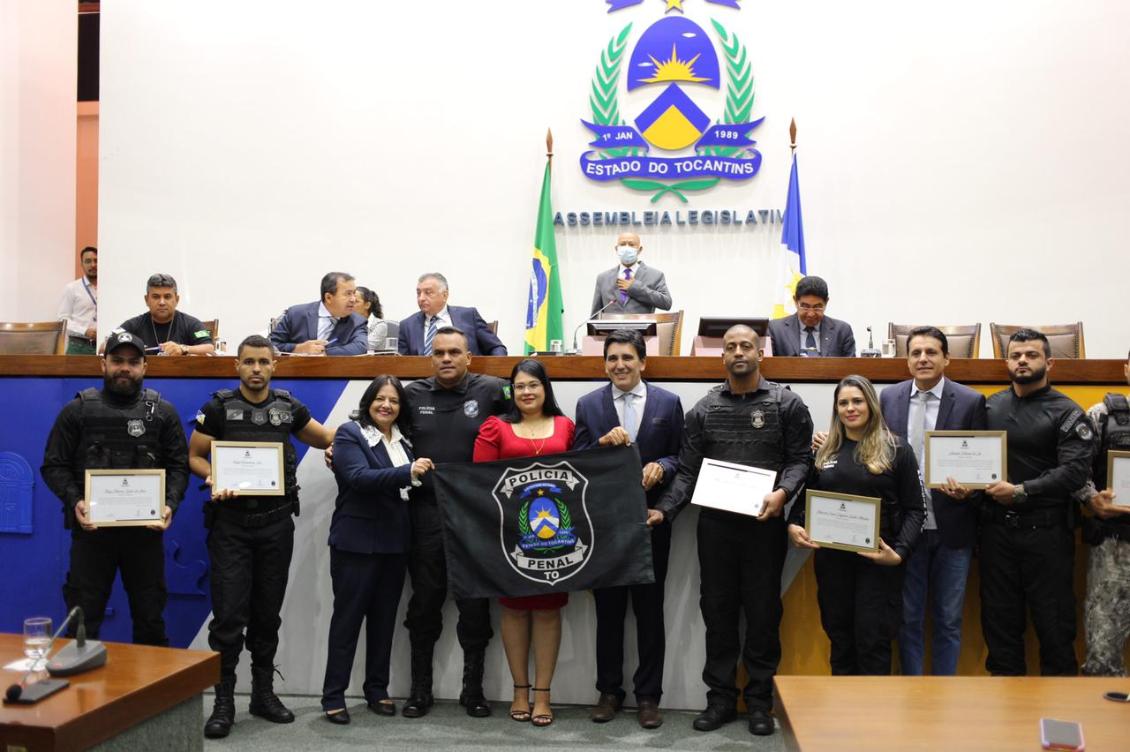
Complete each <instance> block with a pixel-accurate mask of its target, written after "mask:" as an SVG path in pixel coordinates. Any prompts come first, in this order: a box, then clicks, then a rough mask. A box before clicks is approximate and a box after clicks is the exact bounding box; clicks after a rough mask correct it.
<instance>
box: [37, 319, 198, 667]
mask: <svg viewBox="0 0 1130 752" xmlns="http://www.w3.org/2000/svg"><path fill="white" fill-rule="evenodd" d="M101 364H102V375H103V387H102V389H101V390H99V389H95V388H93V387H92V388H90V389H85V390H83V391H82V392H80V393H79V394H78V395H77V396H76V397H75V399H73V400H71V402H69V403H68V404H67V406H66V407H64V408H63V410H62V412H60V413H59V417H58V418H56V419H55V425H54V427H52V429H51V434H50V436H48V438H47V448H46V450H45V451H44V453H43V467H42V468H41V469H40V473H41V474H42V475H43V480H44V481H46V483H47V486H48V487H49V488H50V489H51V491H52V492H54V494H55V495H56V496H58V497H59V499H60V500H61V501H62V502H63V525H64V527H67V528H69V529H70V530H71V566H70V571H68V572H67V581H66V584H65V585H64V586H63V599H64V601H66V604H67V609H68V610H70V609H72V608H74V607H75V606H81V607H82V610H83V614H84V615H85V619H86V631H87V634H88V635H89V636H91V637H97V636H98V631H99V628H100V627H101V625H102V619H103V617H104V616H105V613H106V601H107V600H109V598H110V589H111V587H113V584H114V576H115V575H116V574H117V571H118V570H119V569H120V570H121V573H122V585H123V586H124V587H125V590H126V595H127V597H128V598H129V610H130V616H131V617H132V619H133V641H134V642H135V643H139V644H144V645H168V644H169V640H168V637H167V636H166V634H165V619H164V616H163V612H164V610H165V602H166V600H167V599H168V593H167V591H166V589H165V548H164V536H163V535H162V533H163V531H164V530H165V529H166V528H168V526H169V523H170V521H171V520H172V514H173V512H174V511H175V510H176V508H177V505H178V504H180V501H181V499H182V498H184V490H185V487H186V486H187V485H188V461H187V460H188V458H187V453H186V449H185V441H184V429H183V428H182V427H181V423H180V417H179V416H178V415H177V411H176V409H175V408H174V407H173V406H172V405H171V404H169V403H168V402H166V401H165V400H163V399H161V396H160V395H159V394H158V393H157V392H156V391H154V390H152V389H145V388H143V386H142V382H143V379H144V377H145V350H144V346H143V345H142V344H141V343H139V342H138V341H137V339H136V338H135V337H133V336H132V335H131V334H129V333H127V332H122V333H117V334H114V335H112V336H111V337H110V338H109V339H108V340H107V341H106V348H105V355H104V356H103V357H102V359H101ZM99 468H102V469H121V468H164V470H165V514H164V518H163V520H162V521H161V522H160V523H155V524H152V525H148V526H146V527H103V528H99V527H97V526H96V525H93V524H91V522H90V507H89V505H88V504H87V501H86V499H84V498H83V494H84V493H85V478H86V473H85V471H86V470H93V469H99ZM76 523H77V524H76ZM71 629H72V635H73V631H74V625H72V628H71Z"/></svg>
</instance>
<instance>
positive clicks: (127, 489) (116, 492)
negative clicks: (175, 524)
mask: <svg viewBox="0 0 1130 752" xmlns="http://www.w3.org/2000/svg"><path fill="white" fill-rule="evenodd" d="M83 498H85V499H86V504H87V508H88V509H89V517H90V522H91V524H93V525H97V526H98V527H128V526H131V525H152V524H154V523H160V522H161V521H162V520H163V519H164V518H165V471H164V470H160V469H158V470H130V469H115V470H87V471H86V479H85V488H84V496H83Z"/></svg>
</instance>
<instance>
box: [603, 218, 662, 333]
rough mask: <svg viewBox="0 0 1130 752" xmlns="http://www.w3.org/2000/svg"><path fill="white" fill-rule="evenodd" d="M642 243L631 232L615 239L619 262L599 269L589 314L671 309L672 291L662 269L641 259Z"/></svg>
mask: <svg viewBox="0 0 1130 752" xmlns="http://www.w3.org/2000/svg"><path fill="white" fill-rule="evenodd" d="M641 253H643V245H642V244H641V243H640V236H639V235H637V234H635V233H634V232H622V233H620V237H618V238H617V239H616V254H617V255H618V256H619V257H620V265H619V266H617V267H616V268H615V269H609V270H608V271H605V272H601V273H600V274H599V275H597V278H596V292H594V293H593V296H592V314H591V315H593V316H595V315H596V314H597V313H598V312H601V311H607V312H608V313H655V309H656V308H662V309H663V310H664V311H669V310H671V293H669V292H667V279H666V278H665V277H664V276H663V272H661V271H659V270H658V269H655V268H653V267H650V266H645V265H644V263H643V262H642V261H640V254H641Z"/></svg>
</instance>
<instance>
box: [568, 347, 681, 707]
mask: <svg viewBox="0 0 1130 752" xmlns="http://www.w3.org/2000/svg"><path fill="white" fill-rule="evenodd" d="M646 357H647V351H646V348H645V346H644V341H643V337H641V336H640V334H639V332H635V331H629V330H623V329H622V330H618V331H615V332H612V333H611V334H610V335H609V336H608V338H607V339H605V340H604V370H605V373H607V374H608V378H609V379H611V382H612V383H610V384H608V385H607V386H604V387H601V388H600V389H597V390H596V391H594V392H589V393H588V394H586V395H585V396H583V397H581V399H580V400H578V402H577V433H576V437H575V438H574V442H573V448H574V449H587V448H589V447H594V446H598V445H599V446H617V445H622V444H629V443H634V444H635V445H636V446H637V448H638V449H639V453H640V460H641V461H642V462H643V486H644V490H645V491H646V493H647V506H648V513H647V524H648V526H649V527H650V528H651V556H652V565H653V566H654V568H655V583H654V584H651V585H632V586H627V587H613V588H598V589H596V590H594V591H593V596H594V598H595V600H596V672H597V677H596V688H597V690H599V691H600V699H599V700H598V701H597V705H596V707H594V708H592V710H591V716H592V720H593V721H595V722H596V723H603V722H606V721H611V720H612V719H613V717H614V716H615V715H616V712H617V711H618V710H619V709H620V706H621V705H622V704H623V701H624V690H623V689H622V688H621V684H622V683H623V665H624V615H625V613H626V611H627V607H628V597H629V596H631V599H632V609H633V611H635V614H636V638H637V642H638V644H639V667H638V668H637V669H636V673H635V676H634V677H633V681H634V684H635V695H636V705H637V707H638V708H639V713H638V720H639V724H640V726H642V727H643V728H648V729H651V728H658V727H659V726H660V725H661V724H662V723H663V717H662V716H661V715H660V713H659V698H660V696H661V695H662V694H663V690H662V682H663V657H664V651H665V642H664V629H663V588H664V581H665V580H666V577H667V558H668V554H669V553H670V550H671V523H669V522H666V521H665V519H664V516H663V514H662V513H661V512H659V511H657V510H655V509H654V508H653V507H654V506H655V503H656V502H657V501H658V500H659V497H660V493H661V491H662V490H663V488H665V487H666V486H667V485H668V484H669V483H670V482H671V481H672V480H673V479H674V477H675V472H676V470H677V469H678V462H679V442H680V441H681V438H682V434H683V405H682V403H681V402H680V401H679V398H678V396H676V395H675V394H672V393H671V392H668V391H667V390H665V389H660V388H659V387H657V386H655V385H654V384H648V383H646V382H644V381H643V380H642V378H641V376H642V374H643V371H644V367H645V365H646V362H645V358H646Z"/></svg>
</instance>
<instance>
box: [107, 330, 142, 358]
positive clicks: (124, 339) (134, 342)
mask: <svg viewBox="0 0 1130 752" xmlns="http://www.w3.org/2000/svg"><path fill="white" fill-rule="evenodd" d="M119 347H132V348H133V349H135V350H137V351H138V352H139V353H140V354H141V357H142V358H144V357H145V343H144V342H142V341H141V340H140V339H138V338H137V337H135V336H133V335H132V334H130V333H129V332H114V333H113V334H111V335H110V338H109V339H107V340H106V354H107V355H109V354H110V353H112V352H114V350H117V349H118V348H119Z"/></svg>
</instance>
